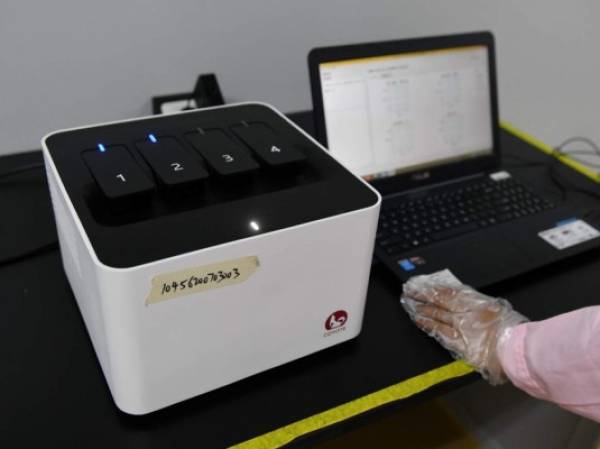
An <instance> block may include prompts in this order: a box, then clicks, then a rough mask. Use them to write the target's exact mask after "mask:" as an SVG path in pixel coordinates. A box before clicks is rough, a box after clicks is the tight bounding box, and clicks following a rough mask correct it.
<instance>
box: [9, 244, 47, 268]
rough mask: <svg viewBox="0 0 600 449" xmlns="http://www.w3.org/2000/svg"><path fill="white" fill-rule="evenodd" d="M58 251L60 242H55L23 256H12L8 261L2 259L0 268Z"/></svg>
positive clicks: (27, 252) (31, 250)
mask: <svg viewBox="0 0 600 449" xmlns="http://www.w3.org/2000/svg"><path fill="white" fill-rule="evenodd" d="M57 249H58V241H56V240H55V241H53V242H50V243H46V244H45V245H42V246H39V247H37V248H33V249H30V250H29V251H26V252H24V253H22V254H17V255H16V256H11V257H8V258H6V259H0V267H3V266H6V265H10V264H13V263H16V262H20V261H22V260H25V259H29V258H30V257H34V256H38V255H40V254H44V253H48V252H51V251H56V250H57Z"/></svg>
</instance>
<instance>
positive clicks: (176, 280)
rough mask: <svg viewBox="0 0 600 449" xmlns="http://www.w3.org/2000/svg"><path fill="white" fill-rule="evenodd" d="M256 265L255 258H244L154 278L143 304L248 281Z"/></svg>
mask: <svg viewBox="0 0 600 449" xmlns="http://www.w3.org/2000/svg"><path fill="white" fill-rule="evenodd" d="M258 266H259V263H258V257H256V256H248V257H241V258H239V259H235V260H228V261H225V262H218V263H214V264H211V265H203V266H201V267H196V268H188V269H186V270H181V271H175V272H173V273H166V274H161V275H158V276H155V277H153V278H152V287H151V290H150V294H149V295H148V297H147V298H146V305H148V304H154V303H157V302H161V301H166V300H168V299H173V298H177V297H179V296H185V295H192V294H194V293H198V292H202V291H204V290H212V289H214V288H221V287H226V286H228V285H233V284H239V283H240V282H244V281H245V280H246V279H248V278H249V277H250V276H251V275H252V274H253V273H254V272H255V271H256V269H257V268H258Z"/></svg>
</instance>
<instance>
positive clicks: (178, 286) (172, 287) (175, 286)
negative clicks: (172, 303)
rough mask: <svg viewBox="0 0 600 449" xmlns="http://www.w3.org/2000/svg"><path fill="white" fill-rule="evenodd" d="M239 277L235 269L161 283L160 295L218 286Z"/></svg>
mask: <svg viewBox="0 0 600 449" xmlns="http://www.w3.org/2000/svg"><path fill="white" fill-rule="evenodd" d="M240 276H241V273H240V270H239V269H238V268H235V267H234V268H233V269H232V270H230V271H223V270H219V271H216V272H214V273H213V272H210V273H205V274H203V275H199V276H190V277H188V278H185V279H182V280H180V281H173V282H165V283H163V285H162V289H161V292H160V294H161V295H166V294H169V293H171V292H176V291H178V290H186V289H190V288H194V287H196V286H198V285H203V284H204V285H206V284H220V283H221V282H223V281H226V280H228V279H236V278H238V277H240Z"/></svg>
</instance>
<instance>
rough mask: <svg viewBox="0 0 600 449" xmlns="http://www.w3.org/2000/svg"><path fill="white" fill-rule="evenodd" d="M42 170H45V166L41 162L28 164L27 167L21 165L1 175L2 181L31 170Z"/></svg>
mask: <svg viewBox="0 0 600 449" xmlns="http://www.w3.org/2000/svg"><path fill="white" fill-rule="evenodd" d="M40 168H44V164H43V163H41V162H38V163H36V164H27V165H21V166H19V167H15V168H13V169H10V170H8V171H6V172H4V173H0V181H1V180H3V179H4V178H9V177H11V176H15V175H18V174H20V173H25V172H28V171H31V170H38V169H40Z"/></svg>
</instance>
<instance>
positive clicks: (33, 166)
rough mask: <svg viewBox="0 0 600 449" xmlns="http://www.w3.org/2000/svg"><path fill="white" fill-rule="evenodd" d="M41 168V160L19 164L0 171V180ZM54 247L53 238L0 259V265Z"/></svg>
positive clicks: (42, 165) (47, 250)
mask: <svg viewBox="0 0 600 449" xmlns="http://www.w3.org/2000/svg"><path fill="white" fill-rule="evenodd" d="M43 168H44V164H43V163H41V162H38V163H34V164H26V165H21V166H18V167H15V168H12V169H10V170H8V171H6V172H4V173H0V182H1V181H3V180H4V179H5V178H9V177H11V176H16V175H19V174H21V173H25V172H29V171H32V170H39V169H43ZM56 249H58V241H57V240H54V241H52V242H49V243H46V244H45V245H42V246H39V247H37V248H32V249H30V250H28V251H25V252H24V253H21V254H17V255H15V256H10V257H8V258H6V259H0V267H2V266H6V265H9V264H13V263H16V262H19V261H21V260H25V259H28V258H30V257H34V256H37V255H40V254H44V253H47V252H50V251H55V250H56Z"/></svg>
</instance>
